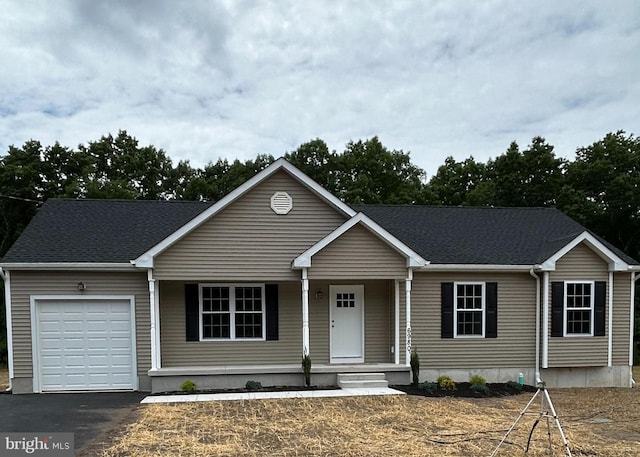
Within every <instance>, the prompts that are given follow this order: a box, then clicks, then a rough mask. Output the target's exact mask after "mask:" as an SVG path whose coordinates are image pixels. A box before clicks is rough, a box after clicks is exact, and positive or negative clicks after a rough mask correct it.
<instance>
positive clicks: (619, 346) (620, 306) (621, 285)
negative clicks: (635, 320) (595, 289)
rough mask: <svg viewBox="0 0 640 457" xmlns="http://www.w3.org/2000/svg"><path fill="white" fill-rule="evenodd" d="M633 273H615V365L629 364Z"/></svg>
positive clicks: (613, 361)
mask: <svg viewBox="0 0 640 457" xmlns="http://www.w3.org/2000/svg"><path fill="white" fill-rule="evenodd" d="M632 274H633V273H631V274H630V273H614V274H613V347H612V364H613V365H628V364H629V321H630V319H631V315H630V312H631V275H632ZM607 325H608V323H607Z"/></svg>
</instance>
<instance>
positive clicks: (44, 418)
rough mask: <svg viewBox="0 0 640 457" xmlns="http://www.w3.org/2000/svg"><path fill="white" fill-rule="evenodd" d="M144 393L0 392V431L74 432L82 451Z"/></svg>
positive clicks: (132, 408) (121, 417)
mask: <svg viewBox="0 0 640 457" xmlns="http://www.w3.org/2000/svg"><path fill="white" fill-rule="evenodd" d="M145 396H146V394H144V393H140V392H104V393H72V394H71V393H60V394H29V395H10V394H2V395H0V432H68V433H74V434H75V436H74V438H75V450H76V453H78V451H81V450H83V449H84V448H86V447H87V446H88V445H90V444H91V443H92V442H94V441H96V440H98V439H100V438H101V437H102V435H103V434H104V433H106V432H108V431H109V430H111V429H113V428H114V427H116V426H118V425H120V424H121V423H122V422H123V421H124V420H125V419H126V418H127V416H128V415H129V414H130V413H131V412H132V411H133V410H134V408H135V407H136V406H138V405H139V403H140V400H142V399H143V398H144V397H145Z"/></svg>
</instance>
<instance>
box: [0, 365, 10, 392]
mask: <svg viewBox="0 0 640 457" xmlns="http://www.w3.org/2000/svg"><path fill="white" fill-rule="evenodd" d="M8 387H9V370H8V369H7V367H5V366H3V365H0V392H2V391H3V390H6V389H7V388H8Z"/></svg>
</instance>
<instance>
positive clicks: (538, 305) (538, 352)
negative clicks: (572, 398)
mask: <svg viewBox="0 0 640 457" xmlns="http://www.w3.org/2000/svg"><path fill="white" fill-rule="evenodd" d="M529 274H530V275H531V276H532V277H533V278H535V280H536V375H535V376H536V385H538V384H539V383H540V382H542V379H541V378H540V277H539V276H538V275H536V273H535V269H534V268H531V270H529Z"/></svg>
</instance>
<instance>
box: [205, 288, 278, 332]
mask: <svg viewBox="0 0 640 457" xmlns="http://www.w3.org/2000/svg"><path fill="white" fill-rule="evenodd" d="M204 287H228V288H229V311H228V313H227V312H226V311H220V312H211V314H229V338H213V337H212V338H205V337H204V335H203V332H202V323H203V316H204V312H203V300H202V289H203V288H204ZM237 287H259V288H260V289H261V290H262V292H261V300H262V310H261V311H260V313H261V315H262V337H260V338H246V337H244V338H236V325H235V324H236V314H245V313H247V314H248V313H256V311H236V303H235V294H236V291H235V289H236V288H237ZM198 327H199V328H198V337H199V341H200V342H201V343H212V342H213V343H216V342H229V341H266V340H267V309H266V296H265V287H264V283H243V282H233V283H229V282H225V283H209V282H207V283H199V284H198Z"/></svg>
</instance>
